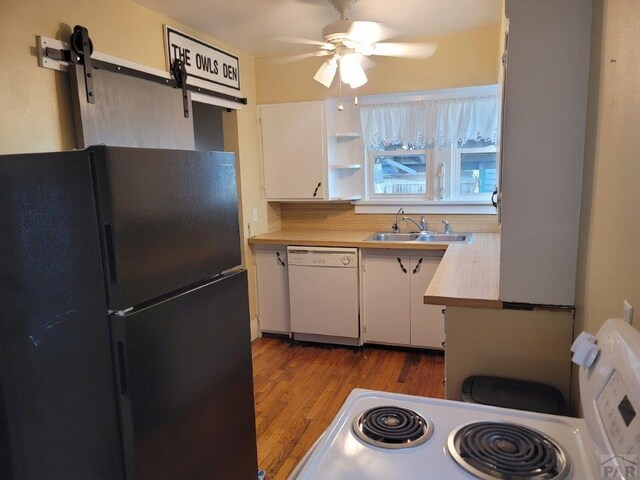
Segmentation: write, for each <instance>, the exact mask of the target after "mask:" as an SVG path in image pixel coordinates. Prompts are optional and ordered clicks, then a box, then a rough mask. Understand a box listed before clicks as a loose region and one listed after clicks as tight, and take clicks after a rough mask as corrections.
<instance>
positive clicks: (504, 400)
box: [461, 375, 567, 415]
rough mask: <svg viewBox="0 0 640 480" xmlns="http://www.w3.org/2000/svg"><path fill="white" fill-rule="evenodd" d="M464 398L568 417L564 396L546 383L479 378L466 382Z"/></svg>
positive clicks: (468, 379)
mask: <svg viewBox="0 0 640 480" xmlns="http://www.w3.org/2000/svg"><path fill="white" fill-rule="evenodd" d="M461 398H462V401H463V402H467V403H480V404H483V405H493V406H496V407H505V408H514V409H516V410H527V411H530V412H539V413H550V414H553V415H567V403H566V401H565V399H564V397H563V396H562V393H560V391H559V390H558V389H557V388H554V387H552V386H550V385H546V384H544V383H535V382H526V381H523V380H514V379H511V378H501V377H487V376H482V375H476V376H472V377H467V378H466V379H465V381H464V383H463V384H462V394H461Z"/></svg>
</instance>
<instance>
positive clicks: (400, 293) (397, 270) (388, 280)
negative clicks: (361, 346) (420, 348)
mask: <svg viewBox="0 0 640 480" xmlns="http://www.w3.org/2000/svg"><path fill="white" fill-rule="evenodd" d="M403 269H404V270H403ZM410 274H411V272H410V271H409V256H406V255H405V256H396V255H367V256H365V257H364V285H363V288H364V325H365V340H366V341H367V342H374V343H376V342H378V343H396V344H402V345H409V343H410V340H411V326H410V321H411V312H410V309H409V303H410V299H409V292H410V286H409V276H410Z"/></svg>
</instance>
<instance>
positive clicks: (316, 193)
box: [313, 182, 322, 198]
mask: <svg viewBox="0 0 640 480" xmlns="http://www.w3.org/2000/svg"><path fill="white" fill-rule="evenodd" d="M320 185H322V182H318V186H317V187H316V189H315V190H314V191H313V198H316V195H318V189H319V188H320Z"/></svg>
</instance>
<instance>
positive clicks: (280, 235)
mask: <svg viewBox="0 0 640 480" xmlns="http://www.w3.org/2000/svg"><path fill="white" fill-rule="evenodd" d="M374 233H376V232H374V231H370V232H367V231H353V232H350V231H327V230H278V231H277V232H273V233H265V234H263V235H258V236H256V237H251V238H249V243H250V244H252V245H299V246H301V247H357V248H384V249H387V250H446V249H447V246H448V245H449V244H447V243H409V242H372V241H367V240H366V239H367V238H369V237H370V236H371V235H373V234H374ZM474 235H475V234H474Z"/></svg>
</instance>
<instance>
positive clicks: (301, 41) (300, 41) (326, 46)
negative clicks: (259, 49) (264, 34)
mask: <svg viewBox="0 0 640 480" xmlns="http://www.w3.org/2000/svg"><path fill="white" fill-rule="evenodd" d="M273 40H275V41H276V42H280V43H295V44H296V45H312V46H314V47H320V48H322V49H323V50H333V49H335V48H336V47H335V45H333V44H332V43H328V42H322V41H320V40H312V39H311V38H302V37H290V36H278V37H275V38H274V39H273Z"/></svg>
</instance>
